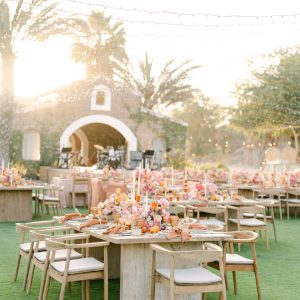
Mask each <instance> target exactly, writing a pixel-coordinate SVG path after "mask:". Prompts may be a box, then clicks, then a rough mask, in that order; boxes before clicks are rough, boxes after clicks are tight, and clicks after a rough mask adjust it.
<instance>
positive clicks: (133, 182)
mask: <svg viewBox="0 0 300 300" xmlns="http://www.w3.org/2000/svg"><path fill="white" fill-rule="evenodd" d="M132 195H133V198H132V199H133V200H135V170H134V171H133V179H132Z"/></svg>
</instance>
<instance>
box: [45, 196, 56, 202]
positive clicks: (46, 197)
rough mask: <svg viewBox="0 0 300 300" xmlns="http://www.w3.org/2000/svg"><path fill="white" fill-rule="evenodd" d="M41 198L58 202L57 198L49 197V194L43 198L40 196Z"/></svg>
mask: <svg viewBox="0 0 300 300" xmlns="http://www.w3.org/2000/svg"><path fill="white" fill-rule="evenodd" d="M41 200H44V201H52V202H59V199H58V198H57V197H51V196H45V197H44V198H42V199H41Z"/></svg>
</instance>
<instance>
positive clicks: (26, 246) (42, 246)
mask: <svg viewBox="0 0 300 300" xmlns="http://www.w3.org/2000/svg"><path fill="white" fill-rule="evenodd" d="M30 244H31V243H23V244H20V249H21V250H22V251H24V252H29V249H30ZM33 247H35V245H34V246H33ZM33 249H34V248H33ZM38 251H46V243H45V241H41V242H39V248H38Z"/></svg>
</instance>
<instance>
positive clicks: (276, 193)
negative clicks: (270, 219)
mask: <svg viewBox="0 0 300 300" xmlns="http://www.w3.org/2000/svg"><path fill="white" fill-rule="evenodd" d="M255 193H257V197H256V198H255V197H253V198H254V199H255V200H257V201H260V202H261V203H262V205H264V206H266V205H265V204H264V203H268V202H270V201H271V202H272V207H273V210H274V212H275V209H276V211H277V212H278V214H279V217H280V221H282V201H283V200H284V197H285V195H286V193H285V191H284V189H282V188H261V189H253V195H255ZM275 197H276V199H275Z"/></svg>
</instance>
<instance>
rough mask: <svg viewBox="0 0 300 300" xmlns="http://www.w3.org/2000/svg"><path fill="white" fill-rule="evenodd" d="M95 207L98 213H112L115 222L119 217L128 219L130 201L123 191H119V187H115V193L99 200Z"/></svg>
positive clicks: (130, 207)
mask: <svg viewBox="0 0 300 300" xmlns="http://www.w3.org/2000/svg"><path fill="white" fill-rule="evenodd" d="M97 207H98V210H99V214H100V215H105V216H108V215H112V216H113V218H114V220H115V221H116V222H117V221H118V219H120V218H122V219H124V220H125V219H126V220H128V219H130V215H131V209H132V202H131V200H129V199H128V197H127V195H126V194H125V193H121V189H119V188H117V189H116V193H115V194H112V195H111V196H110V197H109V198H108V199H106V200H105V201H104V202H100V203H99V204H98V206H97Z"/></svg>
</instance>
